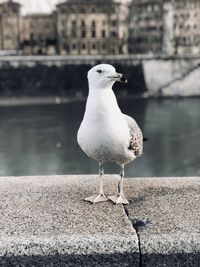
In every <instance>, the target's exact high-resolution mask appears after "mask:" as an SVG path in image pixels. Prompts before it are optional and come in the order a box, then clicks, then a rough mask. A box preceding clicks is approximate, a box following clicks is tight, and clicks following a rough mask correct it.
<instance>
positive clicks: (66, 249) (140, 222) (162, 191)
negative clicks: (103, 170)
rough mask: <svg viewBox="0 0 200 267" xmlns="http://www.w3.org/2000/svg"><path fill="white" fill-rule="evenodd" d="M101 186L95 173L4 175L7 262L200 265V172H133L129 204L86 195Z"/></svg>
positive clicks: (1, 232) (0, 204)
mask: <svg viewBox="0 0 200 267" xmlns="http://www.w3.org/2000/svg"><path fill="white" fill-rule="evenodd" d="M117 181H118V177H117V176H114V175H110V176H106V177H105V179H104V188H105V193H106V194H107V195H112V194H114V193H115V192H116V188H117ZM97 190H98V176H94V175H93V176H49V177H5V178H4V177H1V178H0V267H1V266H2V267H8V266H27V267H29V266H48V267H49V266H53V267H54V266H56V267H59V266H120V267H121V266H128V267H129V266H133V267H135V266H138V267H144V266H145V267H157V266H158V267H164V266H166V267H176V266H177V267H190V266H191V267H193V266H194V267H199V266H200V207H199V203H200V178H198V177H188V178H181V177H180V178H132V179H126V180H125V184H124V193H125V196H126V197H127V198H128V199H129V201H130V204H129V205H127V206H125V207H123V206H121V205H119V206H116V205H113V204H112V203H111V202H106V203H105V202H104V203H97V204H95V205H92V204H90V203H88V202H85V201H83V199H84V198H85V197H87V196H90V195H92V194H94V193H96V192H97ZM133 227H134V228H135V229H136V231H135V229H134V228H133Z"/></svg>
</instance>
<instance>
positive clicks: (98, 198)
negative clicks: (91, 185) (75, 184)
mask: <svg viewBox="0 0 200 267" xmlns="http://www.w3.org/2000/svg"><path fill="white" fill-rule="evenodd" d="M84 200H85V201H89V202H91V203H93V204H95V203H98V202H105V201H108V198H107V197H106V196H105V195H104V194H101V193H99V194H98V195H94V196H91V197H87V198H85V199H84Z"/></svg>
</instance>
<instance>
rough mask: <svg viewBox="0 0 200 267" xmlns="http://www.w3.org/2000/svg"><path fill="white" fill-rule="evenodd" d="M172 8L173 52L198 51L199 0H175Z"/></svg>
mask: <svg viewBox="0 0 200 267" xmlns="http://www.w3.org/2000/svg"><path fill="white" fill-rule="evenodd" d="M173 4H174V6H173V10H174V21H173V27H174V53H175V54H199V53H200V1H199V0H190V1H188V0H176V1H174V2H173Z"/></svg>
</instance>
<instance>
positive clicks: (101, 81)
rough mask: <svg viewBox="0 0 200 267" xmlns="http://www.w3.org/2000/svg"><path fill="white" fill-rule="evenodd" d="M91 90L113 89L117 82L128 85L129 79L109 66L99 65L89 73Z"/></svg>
mask: <svg viewBox="0 0 200 267" xmlns="http://www.w3.org/2000/svg"><path fill="white" fill-rule="evenodd" d="M88 81H89V87H90V88H105V89H106V88H111V87H112V86H113V84H114V83H115V82H123V83H126V82H127V79H126V78H125V77H124V76H123V75H122V74H121V73H117V72H116V70H115V68H114V67H113V66H112V65H109V64H99V65H96V66H94V67H93V68H92V69H90V70H89V72H88Z"/></svg>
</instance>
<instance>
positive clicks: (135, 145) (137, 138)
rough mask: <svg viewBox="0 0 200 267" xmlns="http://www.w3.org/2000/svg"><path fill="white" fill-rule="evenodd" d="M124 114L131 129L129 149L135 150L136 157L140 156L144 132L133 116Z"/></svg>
mask: <svg viewBox="0 0 200 267" xmlns="http://www.w3.org/2000/svg"><path fill="white" fill-rule="evenodd" d="M124 116H125V119H126V121H127V122H128V126H129V129H130V143H129V146H128V150H131V151H133V153H134V155H135V156H136V157H140V156H141V155H142V151H143V135H142V132H141V130H140V128H139V126H138V125H137V123H136V121H135V120H134V119H133V118H131V117H129V116H127V115H124Z"/></svg>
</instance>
